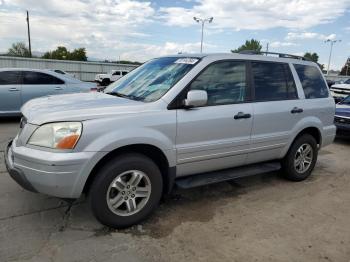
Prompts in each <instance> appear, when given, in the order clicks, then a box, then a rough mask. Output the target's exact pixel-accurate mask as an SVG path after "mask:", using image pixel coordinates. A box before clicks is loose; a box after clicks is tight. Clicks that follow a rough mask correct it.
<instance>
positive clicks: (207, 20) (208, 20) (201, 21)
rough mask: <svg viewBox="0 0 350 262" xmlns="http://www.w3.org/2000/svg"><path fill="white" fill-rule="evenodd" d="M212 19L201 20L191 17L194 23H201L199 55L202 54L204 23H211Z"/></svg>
mask: <svg viewBox="0 0 350 262" xmlns="http://www.w3.org/2000/svg"><path fill="white" fill-rule="evenodd" d="M213 19H214V17H210V18H206V19H202V18H197V17H193V20H194V21H196V22H197V23H202V37H201V53H202V52H203V31H204V23H205V22H209V23H211V22H213Z"/></svg>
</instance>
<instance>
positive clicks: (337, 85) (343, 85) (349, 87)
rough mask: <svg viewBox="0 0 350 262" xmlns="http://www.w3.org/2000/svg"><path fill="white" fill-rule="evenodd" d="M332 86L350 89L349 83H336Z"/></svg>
mask: <svg viewBox="0 0 350 262" xmlns="http://www.w3.org/2000/svg"><path fill="white" fill-rule="evenodd" d="M331 88H342V89H350V85H349V84H335V85H332V86H331Z"/></svg>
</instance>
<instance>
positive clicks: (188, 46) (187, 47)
mask: <svg viewBox="0 0 350 262" xmlns="http://www.w3.org/2000/svg"><path fill="white" fill-rule="evenodd" d="M200 45H201V43H200V42H196V43H176V42H166V43H165V44H164V45H149V44H131V46H130V45H129V48H130V49H131V50H130V51H127V52H124V53H122V54H121V57H122V58H121V59H123V57H127V58H128V59H131V60H138V61H140V60H141V61H145V60H147V59H149V58H150V57H157V56H165V55H170V54H172V55H173V54H177V53H179V52H181V53H188V54H191V53H199V51H200ZM215 47H216V46H215V45H212V44H206V43H204V45H203V49H204V51H206V50H210V49H212V48H215Z"/></svg>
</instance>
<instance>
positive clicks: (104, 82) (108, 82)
mask: <svg viewBox="0 0 350 262" xmlns="http://www.w3.org/2000/svg"><path fill="white" fill-rule="evenodd" d="M110 82H111V81H109V79H108V78H105V79H103V80H102V82H101V84H102V85H103V86H108V85H109V84H110Z"/></svg>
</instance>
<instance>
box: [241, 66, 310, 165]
mask: <svg viewBox="0 0 350 262" xmlns="http://www.w3.org/2000/svg"><path fill="white" fill-rule="evenodd" d="M251 72H252V84H253V99H254V103H253V111H254V122H253V129H252V144H251V148H250V153H249V155H248V160H247V163H256V162H261V161H266V160H272V159H278V158H280V155H281V153H282V151H283V149H284V148H285V146H286V145H287V143H288V141H289V138H290V137H291V136H292V135H293V128H294V127H295V126H296V124H297V123H298V122H299V121H300V120H301V118H302V117H303V111H302V110H303V105H304V103H303V100H299V95H298V91H297V88H296V84H295V82H294V79H293V75H292V72H291V68H290V65H289V64H288V63H276V62H262V61H252V62H251Z"/></svg>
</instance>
